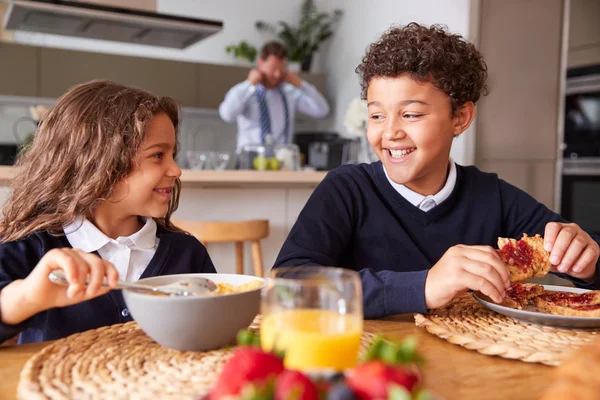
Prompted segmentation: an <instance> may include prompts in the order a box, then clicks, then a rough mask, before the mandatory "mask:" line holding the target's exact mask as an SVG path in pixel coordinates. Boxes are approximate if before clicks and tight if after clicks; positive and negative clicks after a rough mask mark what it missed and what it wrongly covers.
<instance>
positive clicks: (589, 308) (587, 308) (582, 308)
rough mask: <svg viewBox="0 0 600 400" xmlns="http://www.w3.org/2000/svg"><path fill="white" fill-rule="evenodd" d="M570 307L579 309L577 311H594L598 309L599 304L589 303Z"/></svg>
mask: <svg viewBox="0 0 600 400" xmlns="http://www.w3.org/2000/svg"><path fill="white" fill-rule="evenodd" d="M571 308H572V309H573V310H579V311H594V310H600V304H591V305H588V306H573V307H571Z"/></svg>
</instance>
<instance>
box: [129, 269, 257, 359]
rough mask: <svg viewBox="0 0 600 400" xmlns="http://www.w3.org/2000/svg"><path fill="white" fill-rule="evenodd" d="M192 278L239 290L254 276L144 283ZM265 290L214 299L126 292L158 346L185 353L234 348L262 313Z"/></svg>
mask: <svg viewBox="0 0 600 400" xmlns="http://www.w3.org/2000/svg"><path fill="white" fill-rule="evenodd" d="M189 277H203V278H208V279H212V280H213V281H214V282H215V283H229V284H232V285H234V286H238V285H241V284H244V283H247V282H250V281H253V280H262V281H263V286H264V280H263V279H261V278H257V277H256V276H252V275H237V274H186V275H163V276H155V277H152V278H144V279H140V281H139V282H140V283H145V284H149V285H165V284H169V283H174V282H177V281H181V280H184V279H186V278H189ZM261 289H262V286H261V287H259V288H257V289H254V290H250V291H247V292H241V293H232V294H219V295H211V296H198V297H194V296H189V297H175V296H166V297H165V296H153V295H148V294H142V293H138V292H133V291H129V290H123V297H124V298H125V302H126V303H127V308H128V309H129V312H130V313H131V316H132V317H133V319H134V320H135V321H136V322H137V324H138V325H139V326H140V328H142V330H143V331H144V332H145V333H146V334H147V335H148V336H150V337H151V338H152V339H153V340H154V341H156V342H157V343H159V344H161V345H163V346H166V347H170V348H172V349H176V350H182V351H207V350H214V349H218V348H222V347H224V346H227V345H230V344H234V343H235V338H236V335H237V333H238V332H239V331H240V330H241V329H245V328H247V327H248V326H249V325H250V324H251V323H252V321H253V319H254V317H255V316H256V314H258V312H259V309H260V292H261Z"/></svg>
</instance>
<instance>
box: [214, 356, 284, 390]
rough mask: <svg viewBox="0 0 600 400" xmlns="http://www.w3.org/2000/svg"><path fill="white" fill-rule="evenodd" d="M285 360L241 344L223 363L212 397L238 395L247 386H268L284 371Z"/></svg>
mask: <svg viewBox="0 0 600 400" xmlns="http://www.w3.org/2000/svg"><path fill="white" fill-rule="evenodd" d="M283 369H284V368H283V360H282V359H281V358H279V357H277V356H276V355H274V354H272V353H265V352H264V351H262V350H260V349H259V348H256V347H249V346H241V347H238V349H237V350H236V351H235V353H233V355H232V356H231V358H230V359H229V360H228V361H227V362H226V363H225V365H223V370H222V371H221V374H220V375H219V378H218V379H217V382H216V384H215V387H214V388H213V390H212V392H211V394H210V399H211V400H219V399H222V398H224V397H226V396H235V395H238V394H239V393H240V392H241V391H242V390H243V389H244V387H245V386H247V385H249V384H253V385H254V386H266V385H268V383H269V381H270V380H274V379H275V378H276V377H277V375H279V374H280V373H281V372H283Z"/></svg>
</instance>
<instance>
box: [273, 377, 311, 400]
mask: <svg viewBox="0 0 600 400" xmlns="http://www.w3.org/2000/svg"><path fill="white" fill-rule="evenodd" d="M274 399H275V400H319V392H318V391H317V387H316V386H315V384H314V383H313V382H312V381H311V380H310V379H309V378H308V377H307V376H306V375H304V374H303V373H302V372H298V371H289V370H287V371H283V373H282V374H280V375H279V376H278V377H277V380H276V381H275V398H274Z"/></svg>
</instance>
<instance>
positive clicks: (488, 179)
mask: <svg viewBox="0 0 600 400" xmlns="http://www.w3.org/2000/svg"><path fill="white" fill-rule="evenodd" d="M456 167H457V171H456V172H457V180H456V186H455V188H454V190H453V191H452V194H451V195H450V197H449V198H448V199H446V201H444V202H442V204H439V205H438V206H437V207H435V208H433V209H432V210H430V211H429V212H425V211H422V210H420V209H419V208H418V207H415V206H413V205H412V204H411V203H410V202H408V200H406V199H405V198H404V197H402V196H401V195H400V194H399V193H398V192H397V191H396V190H395V189H394V188H393V187H392V186H391V185H390V183H389V181H388V179H387V177H386V176H385V172H384V171H383V166H382V164H381V162H377V163H373V164H360V165H344V166H342V167H339V168H336V169H335V170H332V171H330V172H329V173H328V174H327V176H326V177H325V179H324V180H323V181H322V182H321V183H320V184H319V185H318V187H317V188H316V189H315V191H314V192H313V194H312V195H311V197H310V198H309V200H308V202H307V203H306V205H305V207H304V209H303V210H302V212H301V213H300V215H299V216H298V220H297V221H296V224H295V225H294V226H293V228H292V230H291V231H290V234H289V235H288V238H287V239H286V241H285V243H284V244H283V247H282V249H281V251H280V253H279V256H278V257H277V260H276V262H275V266H274V267H275V268H276V267H281V266H303V265H321V266H336V267H342V268H349V269H353V270H355V271H359V273H360V276H361V281H362V289H363V303H364V315H365V318H377V317H382V316H385V315H391V314H400V313H413V312H420V313H423V312H426V311H427V309H426V306H425V280H426V278H427V273H428V271H429V269H430V268H431V267H432V266H433V265H435V263H436V262H437V261H438V260H439V259H440V258H441V257H442V255H443V254H444V253H445V252H446V250H448V249H449V248H450V247H452V246H454V245H457V244H465V245H489V246H492V247H496V242H497V239H498V237H509V238H517V239H518V238H520V237H521V236H522V234H523V233H527V234H528V235H534V234H536V233H539V234H541V235H543V234H544V229H545V226H546V224H547V223H548V222H551V221H560V222H565V221H564V220H563V219H562V218H561V217H560V216H559V215H558V214H556V213H554V212H552V211H550V210H549V209H548V208H546V207H545V206H544V205H543V204H541V203H539V202H537V201H536V200H535V199H533V198H532V197H531V196H529V195H528V194H527V193H525V192H524V191H522V190H520V189H518V188H516V187H514V186H512V185H510V184H508V183H506V182H505V181H503V180H501V179H499V178H498V176H497V175H496V174H492V173H484V172H481V171H479V170H478V169H477V168H475V167H464V166H460V165H457V166H456ZM591 236H592V238H593V239H594V240H596V242H600V238H599V237H597V236H594V235H591ZM557 275H558V276H561V277H563V278H566V279H569V280H570V281H572V282H573V283H574V284H575V285H576V286H578V287H582V288H586V289H592V288H599V287H600V279H598V277H599V276H600V274H596V279H595V281H594V282H591V283H586V282H583V281H581V280H579V279H575V278H572V277H569V276H567V275H563V274H557Z"/></svg>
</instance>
